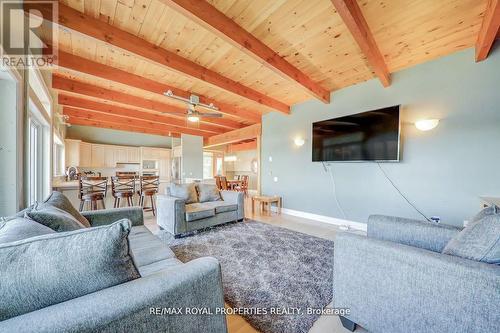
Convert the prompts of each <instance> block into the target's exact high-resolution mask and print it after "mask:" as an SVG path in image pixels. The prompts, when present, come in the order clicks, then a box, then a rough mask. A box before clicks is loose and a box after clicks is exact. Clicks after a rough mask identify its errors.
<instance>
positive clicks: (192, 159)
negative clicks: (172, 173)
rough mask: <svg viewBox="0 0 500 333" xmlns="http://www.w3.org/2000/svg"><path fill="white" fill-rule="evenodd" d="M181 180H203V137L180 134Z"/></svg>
mask: <svg viewBox="0 0 500 333" xmlns="http://www.w3.org/2000/svg"><path fill="white" fill-rule="evenodd" d="M181 146H182V179H185V178H196V179H203V137H201V136H195V135H188V134H182V135H181Z"/></svg>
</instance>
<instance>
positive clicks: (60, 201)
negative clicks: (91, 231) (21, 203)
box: [44, 191, 90, 228]
mask: <svg viewBox="0 0 500 333" xmlns="http://www.w3.org/2000/svg"><path fill="white" fill-rule="evenodd" d="M44 203H47V204H49V205H52V206H54V207H57V208H59V209H62V210H64V211H65V212H68V213H70V214H71V215H72V216H73V217H74V218H75V219H77V220H78V222H80V223H81V224H82V225H83V226H85V227H87V228H90V223H89V221H88V220H87V219H86V218H85V217H84V216H83V215H82V214H80V212H79V211H77V210H76V209H75V207H73V205H72V204H71V201H69V199H68V198H66V196H65V195H64V194H62V193H61V192H57V191H54V192H52V194H51V195H50V196H49V197H48V198H47V200H45V201H44Z"/></svg>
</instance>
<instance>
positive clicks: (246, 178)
mask: <svg viewBox="0 0 500 333" xmlns="http://www.w3.org/2000/svg"><path fill="white" fill-rule="evenodd" d="M249 180H250V177H249V176H248V175H242V176H241V178H240V181H241V183H240V185H238V186H236V188H235V190H236V191H239V192H243V193H245V196H248V182H249Z"/></svg>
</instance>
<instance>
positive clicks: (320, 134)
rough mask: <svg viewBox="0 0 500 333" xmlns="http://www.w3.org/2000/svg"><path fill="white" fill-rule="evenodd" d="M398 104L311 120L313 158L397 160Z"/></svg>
mask: <svg viewBox="0 0 500 333" xmlns="http://www.w3.org/2000/svg"><path fill="white" fill-rule="evenodd" d="M399 129H400V122H399V105H397V106H391V107H387V108H383V109H379V110H373V111H368V112H362V113H357V114H353V115H349V116H345V117H340V118H333V119H329V120H323V121H319V122H316V123H313V133H312V136H313V140H312V145H313V148H312V160H313V162H362V161H394V162H397V161H399Z"/></svg>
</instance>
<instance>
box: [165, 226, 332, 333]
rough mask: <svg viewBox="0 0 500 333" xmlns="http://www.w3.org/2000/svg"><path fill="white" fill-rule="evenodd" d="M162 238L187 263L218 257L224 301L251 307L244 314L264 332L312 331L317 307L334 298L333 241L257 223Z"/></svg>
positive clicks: (236, 306)
mask: <svg viewBox="0 0 500 333" xmlns="http://www.w3.org/2000/svg"><path fill="white" fill-rule="evenodd" d="M162 236H163V237H162ZM160 237H162V238H164V239H165V241H167V242H169V245H170V247H171V249H172V250H173V251H174V252H175V254H176V256H177V258H178V259H179V260H181V261H183V262H187V261H190V260H193V259H196V258H199V257H205V256H212V257H215V258H217V259H218V260H219V262H220V263H221V267H222V283H223V288H224V298H225V300H226V302H227V303H228V304H229V305H230V306H231V307H233V308H247V309H252V311H253V312H254V313H248V314H242V316H243V317H245V319H246V320H247V321H248V322H249V323H250V324H251V325H252V326H253V327H255V328H256V329H258V330H259V331H261V332H264V333H278V332H279V333H284V332H286V333H294V332H297V333H302V332H308V331H309V329H310V328H311V327H312V325H313V324H314V322H315V321H316V320H317V319H318V317H319V314H318V313H317V311H319V310H321V309H323V308H324V307H325V306H326V305H328V304H329V303H330V302H331V300H332V289H333V282H332V279H333V242H332V241H329V240H325V239H321V238H317V237H313V236H309V235H306V234H303V233H299V232H295V231H292V230H289V229H285V228H280V227H276V226H272V225H270V224H265V223H260V222H255V221H250V222H240V223H234V224H227V225H223V226H219V227H216V228H213V229H211V230H209V231H206V232H202V233H199V234H196V235H193V236H190V237H186V238H181V239H173V238H170V237H168V235H167V234H163V235H160ZM257 309H260V310H257ZM308 309H314V310H316V313H310V312H311V311H308ZM255 312H260V314H256V313H255ZM264 312H265V313H264ZM308 312H309V313H308Z"/></svg>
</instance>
